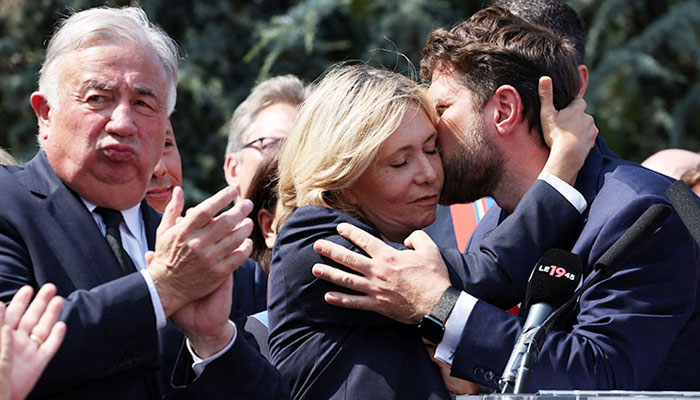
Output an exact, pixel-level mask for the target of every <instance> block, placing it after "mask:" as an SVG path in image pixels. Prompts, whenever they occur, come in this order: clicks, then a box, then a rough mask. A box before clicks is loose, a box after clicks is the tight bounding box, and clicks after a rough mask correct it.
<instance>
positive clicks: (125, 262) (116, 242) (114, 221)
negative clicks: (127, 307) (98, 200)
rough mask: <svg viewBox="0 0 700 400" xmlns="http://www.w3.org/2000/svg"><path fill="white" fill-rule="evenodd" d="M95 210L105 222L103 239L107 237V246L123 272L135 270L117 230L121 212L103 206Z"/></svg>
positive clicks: (120, 220)
mask: <svg viewBox="0 0 700 400" xmlns="http://www.w3.org/2000/svg"><path fill="white" fill-rule="evenodd" d="M95 212H96V213H97V214H98V215H99V216H101V217H102V221H104V223H105V227H106V229H105V230H106V234H105V239H107V243H109V247H110V248H111V249H112V253H114V256H115V257H116V258H117V261H118V262H119V266H120V267H121V268H122V271H123V272H124V274H128V273H131V272H134V271H136V266H134V262H133V261H131V257H129V254H128V253H127V252H126V250H124V247H123V246H122V235H121V233H120V232H119V224H121V223H122V213H120V212H119V211H117V210H112V209H111V208H104V207H97V208H95Z"/></svg>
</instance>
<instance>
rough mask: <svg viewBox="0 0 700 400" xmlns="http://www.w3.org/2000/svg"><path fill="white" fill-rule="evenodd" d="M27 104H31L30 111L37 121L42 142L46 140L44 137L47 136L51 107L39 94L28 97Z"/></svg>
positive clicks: (35, 93) (42, 95)
mask: <svg viewBox="0 0 700 400" xmlns="http://www.w3.org/2000/svg"><path fill="white" fill-rule="evenodd" d="M29 102H30V103H31V104H32V109H34V114H36V119H37V120H38V121H39V132H40V133H39V136H40V139H41V141H44V140H46V137H47V135H48V130H47V129H46V128H48V127H49V125H51V124H50V122H51V121H50V119H49V112H50V111H51V106H49V102H48V101H47V100H46V96H44V94H43V93H41V92H34V93H32V95H31V97H29Z"/></svg>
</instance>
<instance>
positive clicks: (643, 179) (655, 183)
mask: <svg viewBox="0 0 700 400" xmlns="http://www.w3.org/2000/svg"><path fill="white" fill-rule="evenodd" d="M609 162H610V164H611V168H609V169H608V171H609V172H607V173H606V174H604V181H603V184H602V186H601V191H603V190H606V189H607V190H614V191H616V192H617V196H618V199H621V197H623V196H625V195H629V196H649V197H652V198H659V200H663V201H664V202H666V196H665V191H666V189H668V187H669V186H670V185H671V184H672V183H673V179H671V178H669V177H668V176H666V175H662V174H660V173H658V172H655V171H652V170H650V169H647V168H644V167H642V166H641V165H639V164H636V163H633V162H630V161H626V160H621V159H612V160H609Z"/></svg>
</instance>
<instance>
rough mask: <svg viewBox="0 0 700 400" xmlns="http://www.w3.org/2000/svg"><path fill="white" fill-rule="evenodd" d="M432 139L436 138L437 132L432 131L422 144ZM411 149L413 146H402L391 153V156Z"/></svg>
mask: <svg viewBox="0 0 700 400" xmlns="http://www.w3.org/2000/svg"><path fill="white" fill-rule="evenodd" d="M433 138H437V131H433V133H431V134H430V136H428V138H427V139H425V141H424V142H423V144H426V143H428V142H429V141H431V140H433ZM412 148H413V146H411V145H410V144H409V145H406V146H403V147H399V148H398V149H397V150H396V151H395V152H393V153H392V154H396V153H400V152H402V151H408V150H411V149H412Z"/></svg>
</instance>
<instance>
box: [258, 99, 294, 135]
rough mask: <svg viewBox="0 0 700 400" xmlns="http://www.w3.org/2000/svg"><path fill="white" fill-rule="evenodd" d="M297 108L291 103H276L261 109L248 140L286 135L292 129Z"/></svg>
mask: <svg viewBox="0 0 700 400" xmlns="http://www.w3.org/2000/svg"><path fill="white" fill-rule="evenodd" d="M296 114H297V109H296V107H294V106H293V105H291V104H289V103H274V104H270V105H269V106H267V107H265V108H263V109H262V110H260V111H259V112H258V113H257V114H256V115H255V119H254V120H253V125H252V127H251V129H250V132H249V133H248V136H247V137H246V141H248V142H249V141H251V140H255V139H258V138H261V137H286V136H287V135H288V134H289V132H290V131H291V130H292V125H293V124H294V118H295V117H296Z"/></svg>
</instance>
